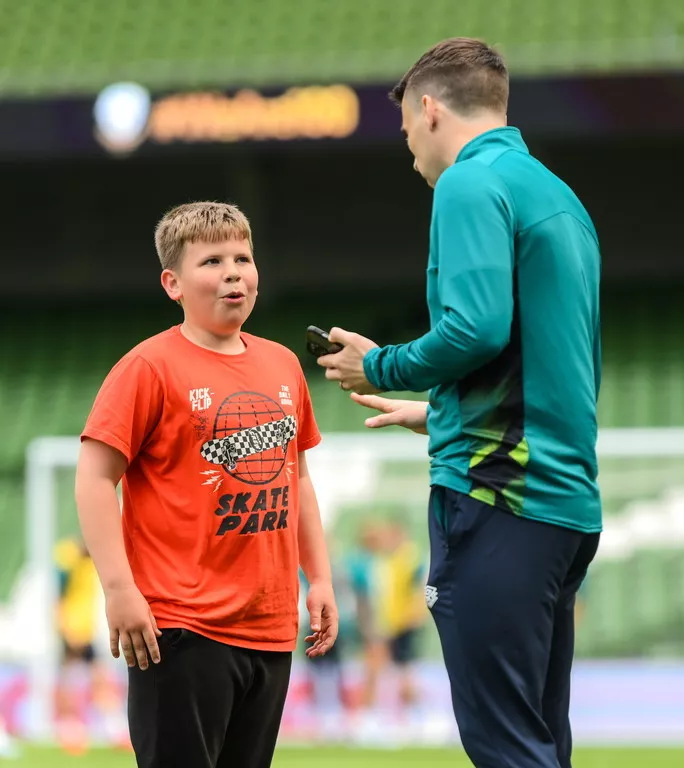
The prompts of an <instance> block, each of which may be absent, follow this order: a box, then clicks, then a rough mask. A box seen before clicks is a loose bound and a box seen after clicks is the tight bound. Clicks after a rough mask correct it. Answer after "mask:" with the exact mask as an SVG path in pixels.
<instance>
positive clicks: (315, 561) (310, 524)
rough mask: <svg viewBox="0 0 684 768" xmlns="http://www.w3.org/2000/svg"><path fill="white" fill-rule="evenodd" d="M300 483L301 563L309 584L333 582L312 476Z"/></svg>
mask: <svg viewBox="0 0 684 768" xmlns="http://www.w3.org/2000/svg"><path fill="white" fill-rule="evenodd" d="M299 482H300V485H299V527H298V532H297V539H298V543H299V563H300V565H301V566H302V570H303V571H304V575H305V576H306V579H307V581H308V582H309V584H314V583H316V582H321V581H326V582H332V572H331V570H330V558H329V556H328V548H327V546H326V544H325V533H324V532H323V525H322V523H321V514H320V511H319V509H318V502H317V501H316V493H315V492H314V488H313V485H312V483H311V478H309V477H308V475H307V476H305V477H301V478H300V480H299Z"/></svg>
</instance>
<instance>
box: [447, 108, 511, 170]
mask: <svg viewBox="0 0 684 768" xmlns="http://www.w3.org/2000/svg"><path fill="white" fill-rule="evenodd" d="M505 127H506V119H505V117H501V116H500V115H495V114H492V113H491V112H485V113H483V114H481V115H478V116H477V117H474V118H470V119H466V118H462V117H459V118H458V126H457V130H456V131H454V140H453V143H452V145H451V146H450V147H449V157H450V160H451V162H450V165H453V164H454V163H455V162H456V160H457V158H458V156H459V155H460V154H461V151H462V149H463V147H465V146H466V144H470V142H471V141H472V140H473V139H476V138H477V137H478V136H482V134H483V133H487V131H493V130H494V129H496V128H505Z"/></svg>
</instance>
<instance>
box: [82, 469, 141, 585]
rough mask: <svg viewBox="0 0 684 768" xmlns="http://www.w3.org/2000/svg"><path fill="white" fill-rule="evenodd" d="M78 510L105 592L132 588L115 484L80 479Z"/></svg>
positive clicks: (86, 543) (99, 480)
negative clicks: (120, 588)
mask: <svg viewBox="0 0 684 768" xmlns="http://www.w3.org/2000/svg"><path fill="white" fill-rule="evenodd" d="M76 507H77V509H78V519H79V522H80V525H81V532H82V534H83V540H84V542H85V545H86V547H87V549H88V553H89V555H90V557H91V558H92V560H93V563H94V564H95V568H96V569H97V572H98V575H99V577H100V581H101V583H102V588H103V589H104V591H105V592H107V591H108V590H111V589H117V588H119V587H126V586H130V585H132V584H133V583H134V581H133V574H132V572H131V566H130V564H129V562H128V557H127V556H126V548H125V546H124V540H123V530H122V527H121V510H120V508H119V499H118V497H117V495H116V488H115V487H114V485H113V484H112V482H111V481H110V480H108V479H107V478H87V479H79V478H78V477H77V480H76Z"/></svg>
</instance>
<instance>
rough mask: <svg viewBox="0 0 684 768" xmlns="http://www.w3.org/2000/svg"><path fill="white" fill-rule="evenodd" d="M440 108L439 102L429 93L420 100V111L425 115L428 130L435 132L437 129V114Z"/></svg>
mask: <svg viewBox="0 0 684 768" xmlns="http://www.w3.org/2000/svg"><path fill="white" fill-rule="evenodd" d="M438 110H439V106H438V104H437V100H436V99H435V98H433V97H432V96H430V94H428V93H424V94H423V96H422V97H421V99H420V111H421V113H422V114H423V118H424V119H425V122H426V123H427V126H428V128H429V129H430V130H431V131H434V130H435V128H436V127H437V112H438Z"/></svg>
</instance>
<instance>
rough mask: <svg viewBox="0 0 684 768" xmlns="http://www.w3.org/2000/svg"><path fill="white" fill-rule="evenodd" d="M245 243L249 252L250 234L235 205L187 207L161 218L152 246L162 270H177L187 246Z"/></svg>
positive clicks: (195, 205)
mask: <svg viewBox="0 0 684 768" xmlns="http://www.w3.org/2000/svg"><path fill="white" fill-rule="evenodd" d="M200 240H201V241H203V242H205V243H220V242H223V241H224V240H247V241H248V242H249V247H250V250H252V252H253V251H254V248H253V246H252V230H251V228H250V226H249V221H248V220H247V217H246V216H245V214H244V213H243V212H242V211H241V210H240V209H239V208H238V207H237V205H229V204H228V203H212V202H198V203H186V204H184V205H179V206H176V207H175V208H172V209H171V210H170V211H169V212H168V213H167V214H165V215H164V217H163V218H162V220H161V221H160V222H159V224H157V228H156V229H155V231H154V244H155V246H156V248H157V255H158V256H159V261H160V262H161V265H162V269H177V268H178V265H179V264H180V260H181V257H182V255H183V251H184V250H185V244H186V243H197V242H199V241H200Z"/></svg>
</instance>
